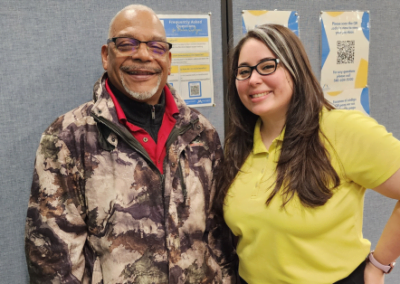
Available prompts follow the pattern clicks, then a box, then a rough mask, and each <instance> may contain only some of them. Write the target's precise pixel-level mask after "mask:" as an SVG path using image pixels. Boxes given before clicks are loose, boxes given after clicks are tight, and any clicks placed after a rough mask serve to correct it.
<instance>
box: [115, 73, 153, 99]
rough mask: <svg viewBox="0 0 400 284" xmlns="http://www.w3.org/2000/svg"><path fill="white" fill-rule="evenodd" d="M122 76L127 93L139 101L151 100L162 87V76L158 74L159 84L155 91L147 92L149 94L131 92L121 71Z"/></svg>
mask: <svg viewBox="0 0 400 284" xmlns="http://www.w3.org/2000/svg"><path fill="white" fill-rule="evenodd" d="M120 76H121V82H122V86H123V87H124V89H125V91H126V92H127V93H128V94H129V95H130V96H131V97H132V98H134V99H136V100H138V101H145V100H147V99H150V98H151V97H152V96H154V95H155V94H156V93H157V91H158V88H159V87H160V84H161V74H158V80H157V84H156V86H155V87H154V88H153V89H151V90H150V91H147V92H134V91H132V90H130V89H129V88H128V86H127V85H125V81H124V76H123V73H122V71H120Z"/></svg>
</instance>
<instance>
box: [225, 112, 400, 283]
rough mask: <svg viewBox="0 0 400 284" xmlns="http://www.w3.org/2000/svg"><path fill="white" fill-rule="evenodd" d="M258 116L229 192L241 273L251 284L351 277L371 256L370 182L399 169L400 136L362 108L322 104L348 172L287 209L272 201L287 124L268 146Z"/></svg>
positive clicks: (338, 163)
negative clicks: (320, 200) (322, 195)
mask: <svg viewBox="0 0 400 284" xmlns="http://www.w3.org/2000/svg"><path fill="white" fill-rule="evenodd" d="M260 125H261V121H260V120H259V121H258V122H257V124H256V127H255V130H254V146H253V150H252V152H251V153H250V155H249V157H248V158H247V159H246V161H245V163H244V165H243V167H242V169H241V171H240V172H239V173H238V174H237V176H236V178H235V180H234V182H233V184H232V186H231V188H230V189H229V191H228V194H227V197H226V200H225V206H224V217H225V221H226V223H227V224H228V226H229V227H230V228H231V230H232V232H233V233H234V234H235V235H236V236H239V242H238V246H237V253H238V255H239V259H240V263H239V274H240V276H241V277H242V278H243V279H244V280H246V281H247V282H248V283H249V284H268V283H271V284H277V283H279V284H280V283H291V284H292V283H296V284H314V283H333V282H335V281H338V280H340V279H342V278H345V277H347V276H348V275H349V274H350V273H351V272H352V271H353V270H354V269H355V268H356V267H357V266H358V265H359V264H360V263H361V262H362V261H363V260H364V259H365V257H366V256H367V254H368V253H369V251H370V242H369V241H368V240H366V239H364V238H363V235H362V222H363V206H364V194H365V190H366V188H374V187H376V186H378V185H380V184H382V183H383V182H384V181H386V180H387V179H388V178H389V177H390V176H392V175H393V174H394V173H395V172H396V171H397V170H398V169H399V168H400V142H399V141H398V140H397V139H395V138H394V137H393V136H392V134H391V133H388V132H387V131H386V129H385V128H384V127H383V126H381V125H379V124H378V123H377V122H376V121H375V120H374V119H372V118H370V117H367V116H365V115H363V114H362V113H360V112H358V111H348V110H332V111H327V110H326V109H324V110H323V112H322V115H321V120H320V126H321V129H322V131H323V132H324V134H325V135H326V137H327V138H328V139H329V141H330V142H331V144H332V146H333V148H334V149H335V150H336V153H335V152H334V151H333V150H332V147H330V146H329V143H326V141H325V147H326V148H327V149H328V151H329V153H330V155H331V162H332V165H333V166H334V168H335V170H336V172H337V173H338V174H339V177H340V178H341V185H340V187H339V188H338V189H336V190H335V191H334V194H333V197H332V198H331V199H329V201H328V202H327V203H326V204H325V205H324V206H320V207H317V208H305V207H303V206H302V205H301V203H300V201H299V199H298V197H297V196H295V197H294V198H293V199H292V200H291V201H290V202H289V203H288V204H287V205H286V207H285V208H284V209H282V208H281V204H282V198H281V196H280V195H279V194H278V195H276V196H275V197H274V198H273V200H272V201H271V203H270V205H269V206H268V207H267V206H266V205H265V202H266V200H267V199H268V196H269V195H270V192H271V190H272V186H273V182H274V181H275V177H276V175H275V168H276V162H277V160H278V158H279V155H280V148H281V145H282V140H283V137H284V131H283V132H282V133H281V135H280V136H279V137H277V138H276V139H275V140H274V141H273V143H272V145H271V147H270V148H269V149H266V148H265V146H264V144H263V142H262V140H261V135H260Z"/></svg>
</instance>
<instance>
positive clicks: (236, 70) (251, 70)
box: [235, 58, 280, 81]
mask: <svg viewBox="0 0 400 284" xmlns="http://www.w3.org/2000/svg"><path fill="white" fill-rule="evenodd" d="M267 61H274V62H275V69H274V71H272V72H271V73H268V74H261V73H260V72H259V71H258V69H257V67H258V65H260V64H261V63H264V62H267ZM279 62H280V60H279V58H266V59H265V60H262V61H261V62H259V63H257V64H256V65H254V66H247V65H244V66H238V67H236V69H235V79H236V80H238V81H244V80H247V79H250V77H251V75H253V70H256V71H257V73H258V74H260V75H261V76H268V75H271V74H273V73H275V71H276V69H277V68H278V64H279ZM242 67H247V68H250V75H249V77H247V78H245V79H238V78H237V72H238V71H239V68H242Z"/></svg>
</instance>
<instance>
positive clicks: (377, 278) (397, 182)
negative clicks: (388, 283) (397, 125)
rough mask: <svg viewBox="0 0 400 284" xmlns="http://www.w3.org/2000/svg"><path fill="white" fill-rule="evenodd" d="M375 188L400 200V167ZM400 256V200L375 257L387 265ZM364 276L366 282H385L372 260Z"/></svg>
mask: <svg viewBox="0 0 400 284" xmlns="http://www.w3.org/2000/svg"><path fill="white" fill-rule="evenodd" d="M374 190H375V191H376V192H379V193H380V194H382V195H384V196H387V197H389V198H393V199H397V200H400V169H399V170H397V172H395V173H394V174H393V175H392V176H391V177H390V178H389V179H387V180H386V181H385V182H384V183H382V184H381V185H379V186H377V187H376V188H374ZM399 256H400V201H398V202H397V203H396V206H395V208H394V210H393V213H392V215H391V216H390V218H389V220H388V222H387V223H386V226H385V228H384V229H383V232H382V235H381V237H380V238H379V241H378V243H377V245H376V248H375V251H374V258H375V259H376V260H377V261H378V262H380V263H382V264H385V265H386V264H389V263H391V262H393V261H395V260H396V259H397V258H398V257H399ZM364 278H365V283H366V284H370V283H371V284H377V283H378V284H379V283H384V274H383V272H382V271H381V270H380V269H378V268H376V267H375V266H374V265H373V264H371V263H370V262H369V263H367V266H366V268H365V272H364Z"/></svg>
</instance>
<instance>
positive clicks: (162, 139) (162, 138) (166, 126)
mask: <svg viewBox="0 0 400 284" xmlns="http://www.w3.org/2000/svg"><path fill="white" fill-rule="evenodd" d="M106 89H107V91H108V93H109V94H110V96H111V99H112V100H113V102H114V105H115V110H116V111H117V116H118V120H119V122H120V123H121V124H122V125H125V126H126V128H128V130H129V131H130V132H131V134H132V135H133V137H135V138H136V139H137V140H138V141H139V143H140V144H141V145H142V146H143V148H144V149H145V150H146V152H147V153H148V154H149V156H150V158H151V160H152V161H153V163H154V164H155V165H156V166H157V168H158V169H159V170H160V172H161V173H163V172H164V169H163V163H164V158H165V155H166V153H167V149H166V142H167V139H168V136H169V134H170V133H171V131H172V129H173V128H174V126H175V123H176V119H175V118H174V117H173V115H174V114H176V113H179V110H178V107H177V106H176V103H175V100H174V97H173V96H172V94H171V91H170V90H169V89H168V87H167V86H165V87H164V93H165V112H164V116H163V120H162V123H161V127H160V130H159V131H158V135H157V141H158V143H156V142H155V141H154V140H153V138H151V136H150V134H149V133H147V131H146V130H144V129H143V128H140V127H138V126H136V125H134V124H132V123H130V122H128V120H127V119H126V116H125V113H124V111H123V110H122V108H121V105H120V104H119V103H118V100H117V99H116V98H115V96H114V94H113V92H112V91H111V88H110V86H109V85H108V79H107V80H106Z"/></svg>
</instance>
